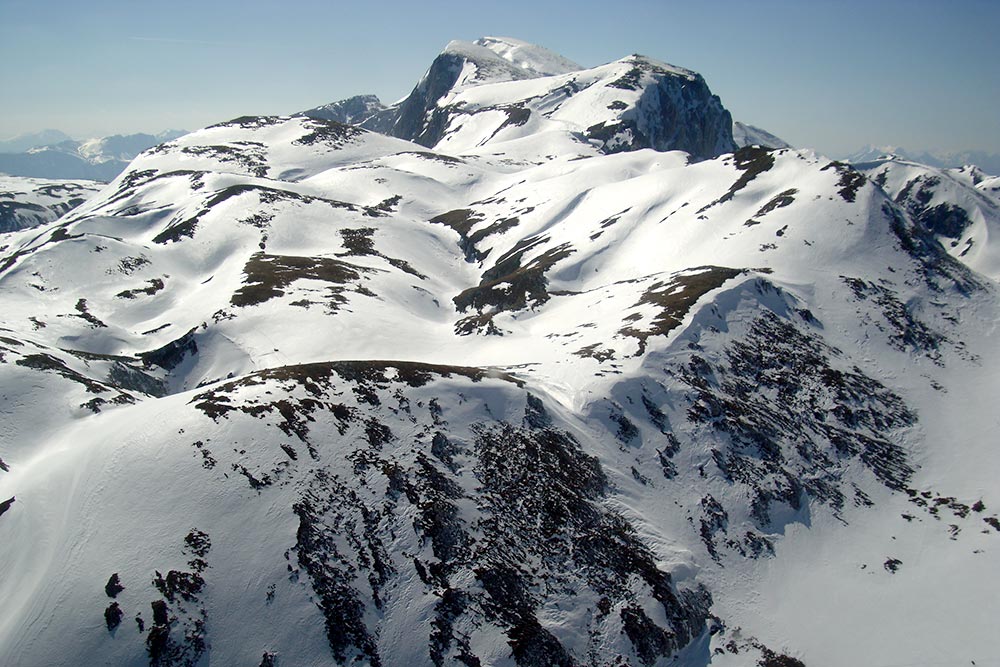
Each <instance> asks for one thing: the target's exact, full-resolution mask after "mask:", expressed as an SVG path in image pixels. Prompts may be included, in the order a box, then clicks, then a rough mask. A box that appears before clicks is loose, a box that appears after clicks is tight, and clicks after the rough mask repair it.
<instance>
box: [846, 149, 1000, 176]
mask: <svg viewBox="0 0 1000 667" xmlns="http://www.w3.org/2000/svg"><path fill="white" fill-rule="evenodd" d="M891 156H896V157H898V158H901V159H903V160H908V161H910V162H919V163H920V164H925V165H927V166H930V167H938V168H942V169H955V168H958V167H965V166H969V165H975V166H976V167H979V168H980V169H982V170H983V171H985V172H986V173H987V174H993V175H1000V153H988V152H986V151H959V152H951V153H948V152H931V151H911V150H907V149H906V148H902V147H900V146H872V145H868V146H865V147H864V148H862V149H860V150H857V151H855V152H853V153H851V154H850V155H846V156H844V158H843V159H845V160H846V161H848V162H850V163H852V164H853V163H858V162H872V161H874V160H879V159H882V158H885V157H891Z"/></svg>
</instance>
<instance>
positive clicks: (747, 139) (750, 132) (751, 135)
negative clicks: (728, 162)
mask: <svg viewBox="0 0 1000 667" xmlns="http://www.w3.org/2000/svg"><path fill="white" fill-rule="evenodd" d="M733 141H735V142H736V145H737V146H739V147H740V148H743V147H744V146H763V147H764V148H775V149H777V148H794V146H792V145H791V144H790V143H788V142H787V141H785V140H784V139H782V138H780V137H777V136H775V135H773V134H771V133H770V132H768V131H767V130H763V129H761V128H759V127H755V126H753V125H748V124H746V123H741V122H739V121H738V120H734V121H733Z"/></svg>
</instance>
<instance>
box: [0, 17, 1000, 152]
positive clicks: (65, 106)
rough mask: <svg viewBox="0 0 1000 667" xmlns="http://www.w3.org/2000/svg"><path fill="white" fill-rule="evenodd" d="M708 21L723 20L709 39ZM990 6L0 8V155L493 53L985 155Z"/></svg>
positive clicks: (304, 99) (827, 136) (800, 125)
mask: <svg viewBox="0 0 1000 667" xmlns="http://www.w3.org/2000/svg"><path fill="white" fill-rule="evenodd" d="M719 17H723V18H722V19H720V18H719ZM998 24H1000V3H995V2H990V1H988V0H961V1H960V2H955V3H948V4H942V3H938V2H930V1H925V0H915V1H911V2H903V1H902V0H887V1H886V2H881V3H878V5H877V6H871V5H869V4H867V3H862V2H860V1H857V0H845V1H841V2H828V1H822V0H820V1H817V2H810V3H808V4H806V3H795V2H790V1H788V0H771V1H767V0H764V1H762V2H755V3H752V4H751V3H742V2H735V1H726V2H718V3H712V5H711V7H693V6H689V5H686V4H681V3H674V2H662V1H661V2H645V1H636V2H632V3H630V4H629V5H628V6H627V7H626V8H623V7H621V6H620V7H617V8H615V9H609V8H608V6H607V5H605V4H602V3H597V2H593V1H592V0H586V1H584V2H577V3H573V4H571V5H567V4H563V3H549V4H542V3H537V2H535V3H527V2H523V1H522V0H513V1H512V2H509V3H506V4H505V6H504V7H503V8H502V9H495V8H481V7H478V6H475V7H474V6H471V5H469V4H465V3H456V2H444V1H443V0H437V1H432V2H427V3H423V4H422V5H420V6H412V5H408V4H398V3H394V2H389V3H381V4H379V5H377V6H374V5H372V6H369V5H365V6H351V7H331V6H329V5H328V4H326V3H320V2H314V1H304V2H302V3H299V4H297V5H295V6H279V5H277V4H276V3H273V2H267V1H265V0H256V1H251V2H245V3H234V2H231V0H224V1H221V2H217V3H212V5H211V6H202V5H201V4H199V3H194V2H190V1H188V0H182V1H180V2H176V3H172V4H170V5H169V6H160V5H155V6H154V5H148V6H147V5H141V6H140V5H134V4H128V3H123V2H114V1H108V0H105V1H97V2H93V3H88V4H86V5H82V4H76V3H69V2H65V1H64V0H57V1H56V2H50V3H46V4H45V5H44V6H42V5H40V4H38V3H29V2H21V1H9V0H0V57H2V58H3V60H4V62H5V63H7V65H6V66H5V67H4V68H2V69H0V84H2V85H3V88H4V89H5V90H6V91H8V99H9V100H12V102H8V104H7V105H5V107H4V108H3V109H2V110H0V138H8V137H13V136H16V135H20V134H24V133H30V132H37V131H40V130H43V129H48V128H52V129H58V130H61V131H63V132H65V133H66V134H68V135H70V136H72V137H74V138H78V139H83V138H90V137H94V136H104V135H111V134H131V133H136V132H145V133H158V132H160V131H164V130H168V129H180V128H183V129H187V130H194V129H197V128H199V127H204V126H206V125H209V124H212V123H215V122H219V121H223V120H227V119H230V118H233V117H236V116H241V115H258V114H288V113H294V112H297V111H301V110H303V109H307V108H311V107H314V106H318V105H321V104H325V103H329V102H333V101H336V100H339V99H343V98H347V97H351V96H353V95H358V94H366V93H372V94H376V95H378V96H379V98H380V99H381V100H382V101H383V102H384V103H391V102H393V101H395V100H397V99H399V98H401V97H403V96H405V95H406V94H407V93H409V91H410V90H411V89H412V87H413V85H414V84H415V83H416V81H417V79H419V77H420V76H421V75H422V74H423V72H424V71H425V70H426V68H427V67H428V66H429V65H430V63H431V61H432V60H433V59H434V57H435V56H436V55H437V54H438V53H439V52H440V51H441V50H442V49H443V48H444V46H445V45H446V44H447V43H448V42H449V41H450V40H452V39H462V40H468V41H471V40H474V39H476V38H477V37H480V36H483V35H504V36H510V37H516V38H518V39H523V40H526V41H529V42H533V43H536V44H539V45H541V46H544V47H546V48H549V49H551V50H553V51H555V52H557V53H560V54H562V55H564V56H566V57H567V58H570V59H572V60H575V61H576V62H578V63H580V64H581V65H583V66H584V67H591V66H595V65H598V64H602V63H604V62H609V61H612V60H616V59H618V58H621V57H624V56H626V55H629V54H631V53H643V54H644V55H648V56H650V57H653V58H656V59H658V60H663V61H666V62H669V63H672V64H676V65H680V66H683V67H687V68H690V69H693V70H695V71H697V72H699V73H701V74H702V75H703V76H704V77H705V79H706V81H707V82H708V84H709V87H710V88H711V89H712V91H713V92H714V93H715V94H717V95H719V97H720V98H721V99H722V102H723V104H724V105H725V106H726V107H727V108H728V109H729V110H730V111H731V112H732V114H733V117H734V119H736V120H739V121H742V122H745V123H748V124H751V125H755V126H758V127H761V128H764V129H766V130H767V131H769V132H772V133H774V134H776V135H778V136H779V137H782V138H784V139H786V140H787V141H789V142H791V143H792V144H793V145H796V146H800V147H808V148H815V149H817V150H819V151H821V152H824V153H829V154H846V153H850V152H852V151H855V150H857V149H859V148H861V147H863V146H865V145H869V144H870V145H875V146H887V145H891V146H901V147H904V148H906V149H909V150H911V151H918V152H919V151H925V150H930V151H938V152H962V151H967V150H983V151H986V152H989V153H997V152H1000V114H998V113H997V108H998V103H1000V84H998V81H1000V76H998V73H1000V72H998V65H997V63H1000V44H998V42H997V40H995V39H994V38H993V35H992V32H993V29H994V27H995V26H996V25H998Z"/></svg>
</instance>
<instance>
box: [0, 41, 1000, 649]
mask: <svg viewBox="0 0 1000 667" xmlns="http://www.w3.org/2000/svg"><path fill="white" fill-rule="evenodd" d="M328 109H330V113H331V114H332V113H349V114H354V113H355V111H360V113H361V114H362V115H364V114H367V113H369V112H373V115H371V116H368V117H367V119H366V120H364V121H363V123H362V124H363V125H364V126H365V127H362V126H358V125H350V124H344V123H341V122H338V121H337V120H334V119H331V118H330V117H323V116H322V115H321V114H320V113H315V114H313V113H309V112H307V113H305V114H300V115H297V116H291V117H242V118H237V119H235V120H232V121H229V122H226V123H221V124H218V125H215V126H212V127H208V128H205V129H202V130H199V131H196V132H193V133H191V134H187V135H185V136H182V137H178V138H176V139H173V140H171V141H168V142H166V143H164V144H162V145H160V146H157V147H155V148H153V149H150V150H148V151H146V152H144V153H143V154H141V155H140V156H139V157H137V158H136V159H135V160H134V161H133V162H132V163H131V164H130V165H129V167H128V169H126V170H125V172H124V173H122V174H121V175H120V176H118V177H117V178H116V179H115V180H114V181H113V182H111V183H110V184H109V185H108V186H107V187H106V188H104V189H103V190H101V191H100V192H99V193H98V194H96V195H95V196H93V197H91V198H89V199H88V200H87V201H86V202H85V203H83V204H81V205H80V206H78V207H76V208H74V209H73V210H72V211H69V212H68V213H67V214H65V215H64V216H63V217H61V218H59V219H58V220H56V221H54V222H51V223H48V224H46V225H44V226H41V227H38V228H36V229H31V230H23V231H15V232H11V233H7V234H3V235H0V299H2V306H3V320H2V322H0V388H2V391H0V411H2V413H3V416H4V424H5V428H4V429H2V430H0V601H2V603H0V664H4V665H7V664H10V665H21V666H24V667H35V666H39V667H41V666H43V665H46V666H47V665H77V664H88V665H89V664H94V665H98V664H111V665H135V666H139V665H153V666H157V667H166V666H185V667H203V666H205V665H209V664H212V663H217V664H225V665H229V664H232V665H254V666H255V665H260V666H262V667H264V666H269V667H275V666H279V667H287V666H291V665H296V666H297V665H331V664H333V665H369V666H379V665H382V666H393V665H429V666H430V665H434V666H440V665H466V666H475V665H480V666H486V665H496V666H517V667H528V666H539V667H540V666H543V665H544V666H549V665H581V666H583V665H587V666H590V665H594V666H596V665H610V664H615V665H633V666H636V667H639V666H643V667H648V666H654V665H656V666H661V667H662V666H666V665H684V666H687V667H695V666H698V667H704V666H706V665H713V666H717V667H720V666H721V667H727V666H736V665H762V666H764V667H797V666H799V665H810V666H812V667H814V666H817V665H859V664H865V665H897V664H913V663H918V662H921V661H923V662H927V661H928V660H931V659H933V660H938V661H944V660H948V661H951V662H953V663H954V664H969V663H970V662H972V661H975V662H976V663H977V664H988V662H987V661H988V660H989V659H990V658H991V657H994V656H996V655H998V654H1000V640H998V638H997V634H996V633H995V631H994V630H993V627H992V626H993V624H994V621H995V619H996V618H997V617H998V616H1000V602H998V600H1000V565H998V563H1000V559H998V558H997V555H998V553H1000V551H998V550H1000V510H998V508H1000V490H998V487H997V486H996V483H995V472H996V470H998V469H1000V467H998V466H1000V451H998V450H997V448H996V447H995V446H994V445H995V434H996V433H997V432H998V429H1000V419H998V417H997V412H996V410H995V403H996V398H997V396H998V395H1000V394H998V384H1000V357H998V356H997V355H996V354H995V351H996V349H997V346H998V343H1000V340H998V336H1000V333H998V332H997V327H996V322H997V321H998V319H1000V294H998V286H997V283H996V279H997V277H998V275H997V272H996V271H995V264H994V260H993V258H994V254H993V247H992V246H991V241H990V231H991V230H992V229H993V228H994V227H995V224H996V220H995V217H994V216H995V213H994V212H993V210H994V209H993V208H991V207H990V205H989V204H988V202H991V201H992V202H995V201H996V195H995V188H994V189H993V190H991V189H990V188H991V187H993V186H995V185H996V184H995V182H994V181H995V179H990V178H989V177H988V176H986V175H984V174H981V173H978V172H975V173H973V172H971V171H967V172H960V173H951V172H948V173H944V172H941V171H940V170H927V169H926V168H923V170H922V169H921V167H920V166H919V165H912V164H909V163H898V164H897V163H895V162H893V163H879V164H872V165H865V166H864V167H863V168H854V167H852V166H850V165H847V164H843V163H839V162H834V161H831V160H829V159H827V158H824V157H822V156H820V155H817V154H816V153H814V152H812V151H809V150H792V149H789V148H782V149H776V150H775V149H769V148H766V147H762V146H752V145H751V146H745V147H742V148H739V149H738V150H737V149H736V142H734V139H733V134H732V127H733V124H732V120H731V117H730V115H729V113H728V111H726V110H725V108H724V107H723V106H722V104H721V102H720V101H719V100H718V98H717V97H714V96H713V95H711V93H710V92H709V90H708V88H707V85H706V84H705V82H704V80H703V79H702V78H701V77H700V76H699V75H697V74H695V73H693V72H690V71H688V70H684V69H681V68H678V67H674V66H670V65H666V64H663V63H658V62H655V61H653V60H651V59H649V58H645V57H641V56H630V57H627V58H624V59H622V60H620V61H616V62H614V63H610V64H608V65H603V66H600V67H596V68H591V69H584V68H581V67H579V66H577V65H575V64H573V63H569V62H568V61H565V59H561V58H560V57H558V56H555V54H551V52H548V51H545V50H544V49H541V48H540V47H533V46H532V45H528V44H525V43H523V42H518V41H517V40H510V39H501V38H483V39H482V40H479V41H478V42H477V43H466V44H459V45H457V46H456V44H455V43H452V44H450V45H449V46H448V48H447V49H446V51H445V52H444V53H443V54H442V55H441V56H440V57H439V58H438V60H436V61H435V63H434V65H432V67H431V68H430V69H429V70H428V74H427V75H425V76H424V77H423V79H422V80H421V81H420V82H419V83H418V84H417V86H416V87H415V88H414V91H413V93H412V94H411V95H410V97H409V98H407V100H405V101H404V102H402V103H401V104H400V105H397V106H394V107H387V108H382V107H381V104H380V103H378V101H377V100H372V99H367V98H357V99H356V100H355V102H353V103H352V104H342V105H340V106H336V105H329V106H328ZM314 111H315V110H314ZM352 118H355V119H356V118H360V116H353V115H352ZM359 122H360V121H359ZM375 126H377V127H376V129H380V130H381V132H375V131H372V130H371V129H366V127H375ZM933 179H937V180H936V181H934V182H932V181H933ZM944 205H947V206H948V207H949V208H947V209H940V207H941V206H944ZM994 206H995V204H994ZM951 207H955V208H954V209H953V208H951ZM959 209H960V210H961V211H962V214H958V213H955V210H959ZM939 210H940V211H944V213H936V212H935V211H939ZM963 216H964V217H963ZM955 219H959V220H958V222H956V223H955V224H951V222H952V221H953V220H955ZM993 236H995V235H993ZM970 239H971V241H972V245H971V248H972V249H970V250H968V252H963V251H964V249H965V247H966V246H967V245H968V243H967V242H968V241H969V240H970ZM954 241H957V244H953V242H954ZM929 656H930V657H929Z"/></svg>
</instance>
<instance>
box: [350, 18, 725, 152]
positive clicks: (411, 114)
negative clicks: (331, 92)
mask: <svg viewBox="0 0 1000 667" xmlns="http://www.w3.org/2000/svg"><path fill="white" fill-rule="evenodd" d="M491 39H493V40H494V41H490V40H491ZM502 46H506V45H505V44H502V43H500V42H497V41H496V40H495V39H494V38H484V39H483V40H480V41H479V42H476V43H473V44H467V43H462V42H453V43H451V44H449V46H448V48H447V49H446V50H445V51H444V52H443V53H442V54H441V55H439V56H438V57H437V58H436V59H435V60H434V63H433V64H432V65H431V67H430V69H429V70H428V71H427V73H426V74H425V75H424V76H423V78H422V79H421V80H420V81H419V82H418V83H417V85H416V86H415V87H414V89H413V91H412V92H411V93H410V95H409V96H408V97H407V98H406V99H405V100H403V101H402V102H401V103H400V104H399V105H398V106H394V107H392V108H389V109H385V110H383V111H381V112H378V113H377V114H375V115H374V116H372V117H370V118H369V119H368V120H366V121H365V122H364V123H363V126H364V127H366V128H367V129H371V130H374V131H377V132H382V133H385V134H389V135H391V136H395V137H399V138H401V139H406V140H408V141H414V142H416V143H418V144H421V145H423V146H427V147H439V148H446V150H449V151H459V150H461V151H465V150H471V149H478V148H483V147H485V146H488V145H493V144H498V143H501V142H502V141H504V140H509V139H511V138H523V139H526V138H527V137H530V136H538V138H539V139H540V141H541V142H542V143H543V144H547V143H549V142H550V141H552V137H551V135H552V134H554V133H555V134H561V135H563V137H564V142H565V143H566V144H567V145H569V144H572V143H574V142H576V143H579V139H580V138H583V139H584V140H585V141H586V142H588V143H589V144H590V145H592V146H593V147H595V148H597V149H598V150H599V151H601V152H604V153H615V152H620V151H632V150H639V149H643V148H652V149H654V150H658V151H670V150H682V151H685V152H687V153H690V154H691V155H692V156H693V157H694V158H695V159H708V158H712V157H716V156H718V155H722V154H723V153H727V152H732V151H733V150H735V149H736V144H735V143H734V142H733V138H732V117H731V116H730V114H729V112H728V111H726V109H725V108H724V107H723V106H722V103H721V101H720V100H719V98H718V97H717V96H715V95H713V94H712V93H711V91H710V90H709V88H708V85H707V84H706V83H705V80H704V79H703V78H702V77H701V76H700V75H698V74H696V73H694V72H690V71H688V70H684V69H681V68H677V67H673V66H670V65H665V64H663V63H658V62H656V61H654V60H651V59H649V58H646V57H643V56H631V57H629V58H625V59H622V60H620V61H617V62H615V63H611V64H609V65H604V66H601V67H597V68H593V69H583V68H580V67H578V66H577V67H576V68H573V67H572V65H573V64H572V63H569V62H568V61H564V59H563V60H562V61H560V60H555V58H553V57H551V56H552V55H553V54H548V57H542V56H541V55H539V54H538V53H536V52H534V51H526V50H525V49H526V46H528V45H523V46H521V47H518V48H519V49H520V50H518V49H517V48H513V47H508V48H501V47H502ZM534 48H536V49H537V47H534ZM498 51H499V53H501V54H503V55H498V53H497V52H498ZM503 56H506V58H505V57H503ZM508 58H509V59H508ZM518 82H521V83H518ZM541 150H544V149H542V148H540V152H541Z"/></svg>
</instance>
